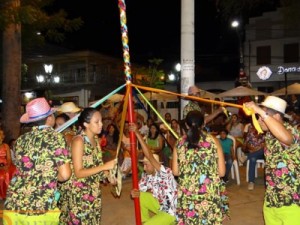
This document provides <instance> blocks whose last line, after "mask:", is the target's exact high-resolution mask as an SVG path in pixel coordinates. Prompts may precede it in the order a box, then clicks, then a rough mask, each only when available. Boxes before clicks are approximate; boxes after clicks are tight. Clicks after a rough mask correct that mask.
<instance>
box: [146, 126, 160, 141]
mask: <svg viewBox="0 0 300 225" xmlns="http://www.w3.org/2000/svg"><path fill="white" fill-rule="evenodd" d="M151 127H155V128H156V131H155V134H154V137H152V135H151V131H150V130H151ZM158 135H159V129H158V126H157V125H156V124H155V123H152V124H151V125H150V127H149V133H148V138H149V139H152V140H154V139H156V138H157V137H158Z"/></svg>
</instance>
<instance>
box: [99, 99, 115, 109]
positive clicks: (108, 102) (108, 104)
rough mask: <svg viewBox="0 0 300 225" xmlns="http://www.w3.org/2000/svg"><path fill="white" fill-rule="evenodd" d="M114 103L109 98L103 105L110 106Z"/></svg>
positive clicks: (104, 106)
mask: <svg viewBox="0 0 300 225" xmlns="http://www.w3.org/2000/svg"><path fill="white" fill-rule="evenodd" d="M112 104H113V102H112V101H111V100H109V99H108V100H106V101H104V102H103V103H102V104H101V105H102V107H103V108H108V107H110V106H112Z"/></svg>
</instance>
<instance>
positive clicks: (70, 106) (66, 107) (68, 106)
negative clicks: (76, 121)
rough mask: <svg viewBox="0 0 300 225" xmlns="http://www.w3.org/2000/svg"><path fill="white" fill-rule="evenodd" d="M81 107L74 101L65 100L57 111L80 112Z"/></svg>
mask: <svg viewBox="0 0 300 225" xmlns="http://www.w3.org/2000/svg"><path fill="white" fill-rule="evenodd" d="M80 110H81V109H80V108H78V107H77V106H76V105H75V104H74V102H65V103H64V104H62V105H61V106H60V107H59V108H58V110H57V111H59V112H62V113H76V112H79V111H80Z"/></svg>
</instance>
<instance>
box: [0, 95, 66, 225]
mask: <svg viewBox="0 0 300 225" xmlns="http://www.w3.org/2000/svg"><path fill="white" fill-rule="evenodd" d="M54 112H55V110H54V109H53V108H50V106H49V104H48V102H47V101H46V99H45V98H36V99H34V100H32V101H30V102H29V103H28V104H27V105H26V113H25V114H24V115H23V116H22V117H21V118H20V122H21V123H32V124H33V125H34V126H33V127H32V130H31V131H30V132H27V133H25V134H23V135H21V136H20V137H19V138H18V139H17V140H16V144H15V154H16V162H17V163H16V166H17V173H16V174H15V175H14V177H13V178H12V180H11V182H10V184H9V188H8V190H7V198H6V202H5V204H4V208H5V210H4V213H3V218H6V220H5V221H4V224H6V223H8V224H22V223H24V221H26V223H27V224H38V223H47V224H58V223H59V214H60V211H59V210H58V209H57V201H58V199H59V192H58V191H57V183H58V181H62V182H63V181H66V180H68V179H69V177H70V176H71V169H70V165H69V162H70V155H69V153H68V150H67V149H66V142H65V140H64V137H63V135H62V134H60V133H57V132H56V131H55V130H54V129H53V126H54V124H55V117H54V115H53V113H54Z"/></svg>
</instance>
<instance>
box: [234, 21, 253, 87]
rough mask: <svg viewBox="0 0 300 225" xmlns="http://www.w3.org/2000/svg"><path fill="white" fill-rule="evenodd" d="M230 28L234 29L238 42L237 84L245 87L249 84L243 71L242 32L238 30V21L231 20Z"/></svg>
mask: <svg viewBox="0 0 300 225" xmlns="http://www.w3.org/2000/svg"><path fill="white" fill-rule="evenodd" d="M231 27H232V28H233V29H235V31H236V33H237V37H238V41H239V58H240V65H239V67H240V69H239V70H240V71H239V83H240V84H241V85H244V86H247V85H248V83H249V82H248V77H247V75H246V74H245V71H244V49H243V40H242V39H243V38H242V32H241V30H240V22H239V21H238V20H233V21H232V22H231Z"/></svg>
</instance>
